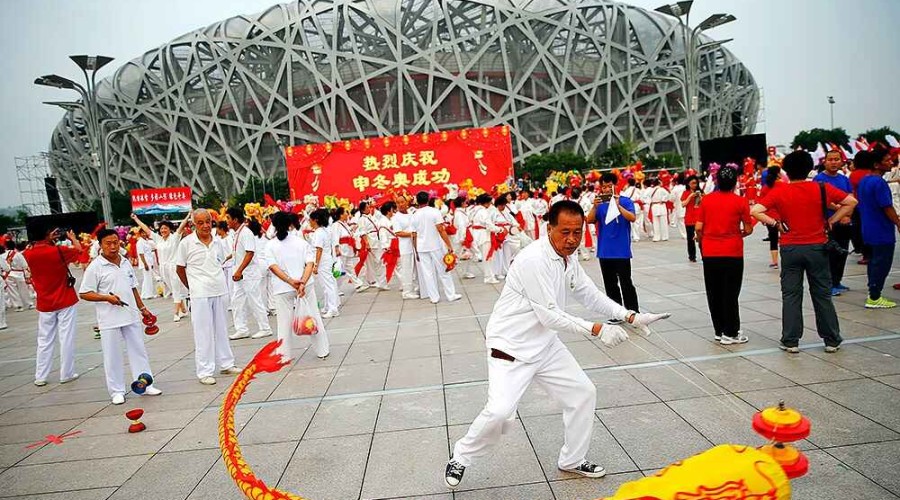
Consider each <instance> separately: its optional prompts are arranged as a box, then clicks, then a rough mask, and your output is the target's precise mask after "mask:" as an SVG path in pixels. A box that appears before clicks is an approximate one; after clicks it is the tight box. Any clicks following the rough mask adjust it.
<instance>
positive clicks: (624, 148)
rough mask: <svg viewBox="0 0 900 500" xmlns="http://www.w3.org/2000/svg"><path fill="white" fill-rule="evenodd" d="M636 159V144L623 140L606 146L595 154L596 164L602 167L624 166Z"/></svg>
mask: <svg viewBox="0 0 900 500" xmlns="http://www.w3.org/2000/svg"><path fill="white" fill-rule="evenodd" d="M635 160H637V144H635V143H634V142H632V141H624V142H620V143H618V144H613V145H612V146H610V147H608V148H606V151H604V152H602V153H600V154H599V155H598V156H597V161H596V166H597V167H599V168H602V169H610V168H624V167H626V166H628V165H631V164H632V163H634V162H635Z"/></svg>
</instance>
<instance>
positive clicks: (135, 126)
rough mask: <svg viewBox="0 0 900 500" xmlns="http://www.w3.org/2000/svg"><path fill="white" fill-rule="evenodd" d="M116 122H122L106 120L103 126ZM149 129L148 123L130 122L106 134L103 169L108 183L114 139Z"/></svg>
mask: <svg viewBox="0 0 900 500" xmlns="http://www.w3.org/2000/svg"><path fill="white" fill-rule="evenodd" d="M115 121H120V120H117V119H115V118H112V119H107V120H104V122H105V123H103V125H106V123H108V122H115ZM147 128H148V127H147V124H146V123H135V122H130V123H128V124H127V125H123V126H121V127H119V128H115V129H112V130H110V131H109V132H107V133H106V135H104V136H103V157H104V158H105V160H104V162H103V165H102V168H101V169H102V174H103V177H104V178H105V179H107V182H108V181H109V162H110V160H111V158H110V154H109V143H110V142H112V140H113V137H115V136H117V135H120V134H128V133H131V132H142V131H144V130H147ZM107 192H109V191H108V190H107Z"/></svg>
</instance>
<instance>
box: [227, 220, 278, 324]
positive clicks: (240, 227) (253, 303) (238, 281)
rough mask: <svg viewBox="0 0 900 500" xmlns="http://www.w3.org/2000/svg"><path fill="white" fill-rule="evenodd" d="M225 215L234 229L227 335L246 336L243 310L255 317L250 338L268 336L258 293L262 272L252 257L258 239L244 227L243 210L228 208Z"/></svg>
mask: <svg viewBox="0 0 900 500" xmlns="http://www.w3.org/2000/svg"><path fill="white" fill-rule="evenodd" d="M227 215H228V227H229V228H230V229H232V230H234V247H233V249H232V255H233V256H234V257H233V260H234V265H235V268H234V274H232V275H231V280H232V281H233V282H234V292H233V295H232V297H231V312H232V315H233V316H234V330H235V331H234V334H233V335H231V336H230V337H228V338H230V339H231V340H238V339H245V338H247V337H249V336H250V329H249V326H248V325H247V309H249V310H250V312H251V313H252V314H253V318H254V319H255V320H256V326H257V331H256V333H254V334H253V338H254V339H260V338H263V337H268V336H269V335H272V327H271V326H270V325H269V315H268V309H267V308H266V304H265V303H264V302H263V296H262V293H260V282H261V281H262V273H261V271H260V266H259V265H257V262H258V261H257V260H256V259H257V257H256V247H257V243H258V241H257V239H256V236H254V235H253V231H251V230H250V228H249V227H247V222H246V219H245V218H244V210H243V209H241V208H239V207H231V208H229V209H228V211H227ZM260 250H262V249H260ZM259 258H261V257H259Z"/></svg>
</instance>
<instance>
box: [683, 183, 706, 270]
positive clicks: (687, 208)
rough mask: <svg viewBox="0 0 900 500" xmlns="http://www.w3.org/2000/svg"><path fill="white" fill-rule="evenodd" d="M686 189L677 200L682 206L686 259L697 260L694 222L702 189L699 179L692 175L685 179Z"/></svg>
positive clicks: (701, 197) (698, 209)
mask: <svg viewBox="0 0 900 500" xmlns="http://www.w3.org/2000/svg"><path fill="white" fill-rule="evenodd" d="M685 185H686V186H687V189H685V190H684V192H683V193H682V194H681V199H680V200H679V202H680V203H681V206H682V207H683V208H684V229H685V234H686V239H687V251H688V260H689V261H691V262H697V245H696V243H695V238H696V233H697V232H696V224H697V212H699V211H700V201H701V200H702V199H703V190H702V189H700V179H698V178H697V176H696V175H692V176H690V177H688V178H687V179H685Z"/></svg>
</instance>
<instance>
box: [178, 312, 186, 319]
mask: <svg viewBox="0 0 900 500" xmlns="http://www.w3.org/2000/svg"><path fill="white" fill-rule="evenodd" d="M187 315H188V313H186V312H180V313H178V317H179V318H186V317H187Z"/></svg>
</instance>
